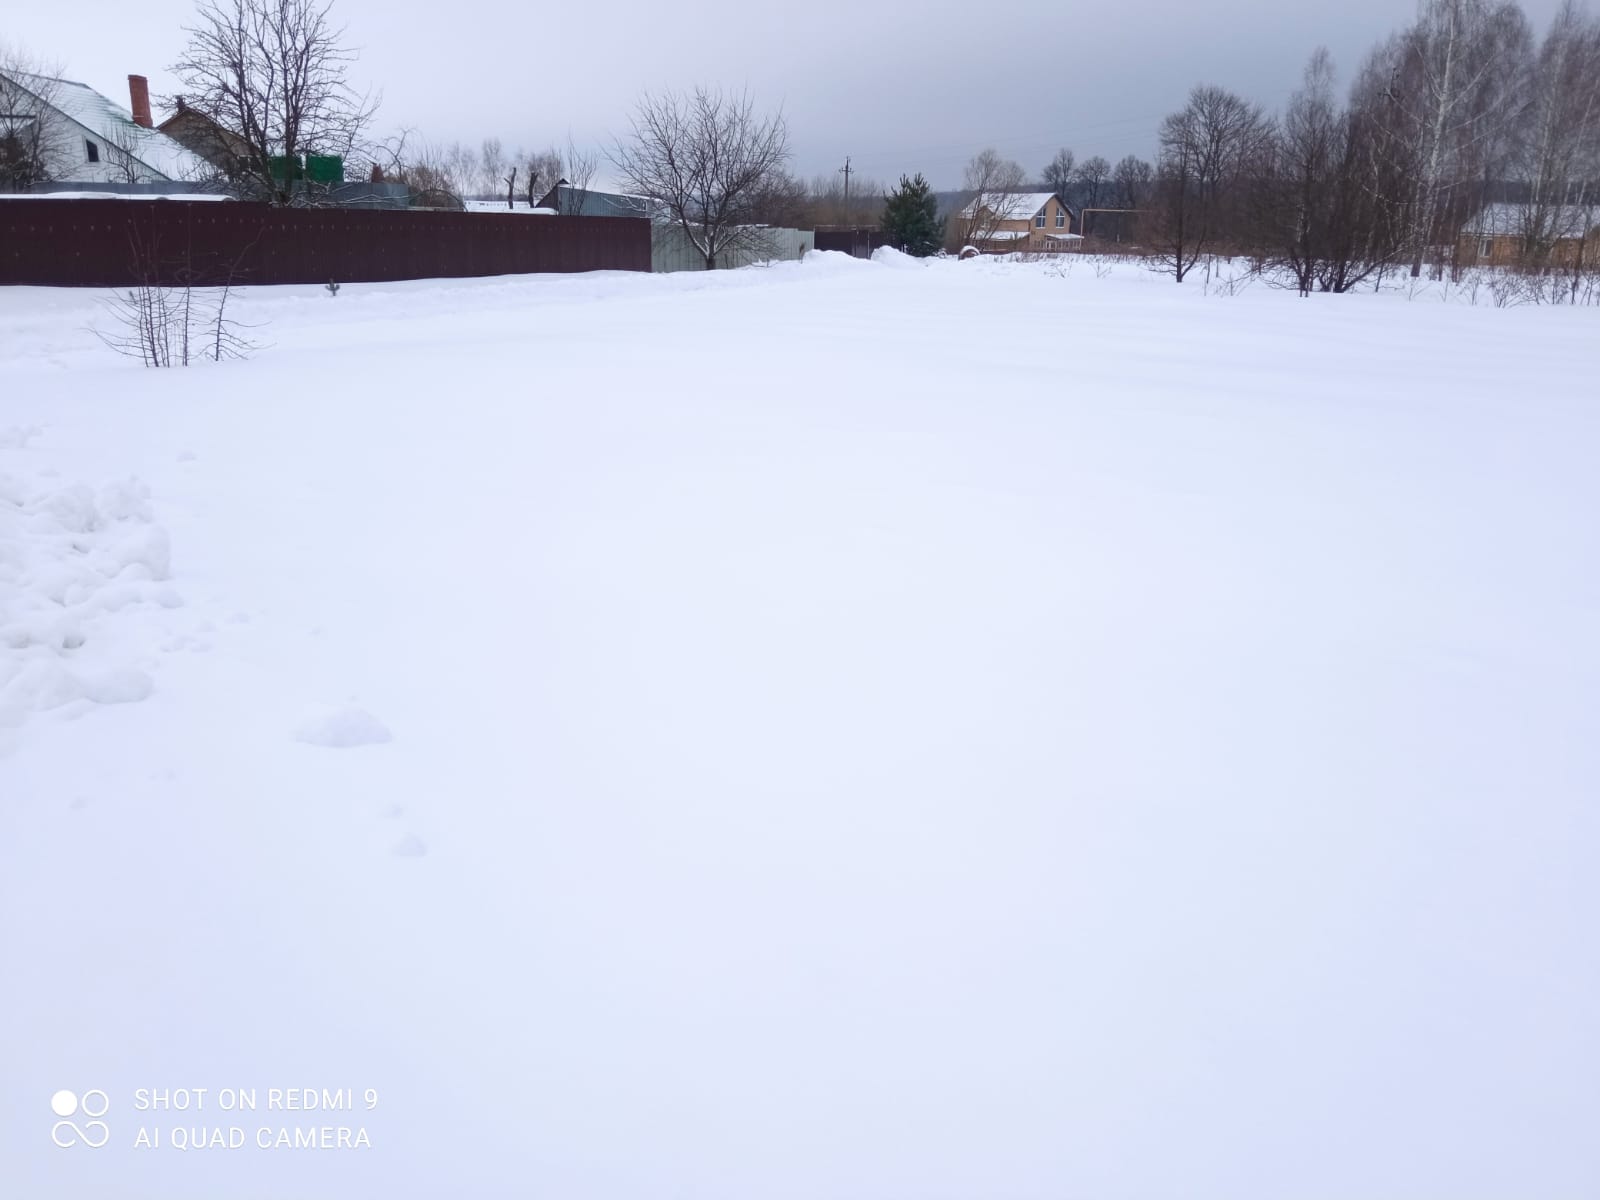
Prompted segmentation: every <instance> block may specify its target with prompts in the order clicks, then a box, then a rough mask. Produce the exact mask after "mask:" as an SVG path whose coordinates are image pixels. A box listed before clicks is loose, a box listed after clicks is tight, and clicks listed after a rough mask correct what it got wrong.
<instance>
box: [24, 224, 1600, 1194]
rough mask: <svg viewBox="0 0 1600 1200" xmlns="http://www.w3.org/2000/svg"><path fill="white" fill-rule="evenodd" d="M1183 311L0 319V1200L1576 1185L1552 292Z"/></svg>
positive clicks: (1566, 499)
mask: <svg viewBox="0 0 1600 1200" xmlns="http://www.w3.org/2000/svg"><path fill="white" fill-rule="evenodd" d="M1231 290H1232V289H1224V290H1223V291H1222V292H1220V293H1219V292H1218V290H1217V289H1215V288H1213V289H1211V290H1210V293H1209V294H1207V289H1206V288H1205V287H1204V286H1202V285H1201V283H1200V282H1199V281H1198V280H1197V281H1192V282H1191V283H1190V284H1186V285H1184V286H1183V287H1181V288H1180V287H1177V286H1175V285H1173V284H1172V283H1170V282H1167V281H1165V280H1162V279H1159V278H1156V277H1153V276H1148V275H1145V274H1142V273H1140V272H1138V271H1136V270H1133V269H1129V268H1118V269H1117V270H1116V271H1115V272H1113V273H1112V275H1111V276H1110V277H1109V278H1097V277H1096V274H1095V272H1094V271H1093V269H1092V267H1091V265H1090V264H1088V263H1078V264H1076V265H1075V266H1073V267H1072V269H1071V270H1070V272H1064V271H1063V269H1062V268H1061V267H1060V266H1031V265H1020V264H1004V263H995V262H987V261H977V262H971V263H949V262H946V263H937V264H933V265H931V266H924V265H919V264H914V263H909V262H906V261H901V262H898V263H895V262H886V263H860V262H856V261H853V260H848V259H841V258H837V257H834V256H828V255H822V256H816V255H814V256H812V257H811V258H810V259H809V260H808V261H807V262H806V263H805V264H796V265H791V266H785V267H777V268H772V269H754V270H746V271H740V272H729V273H724V274H711V275H706V274H697V275H673V276H663V277H649V276H642V277H641V276H623V275H594V276H577V277H536V278H519V279H502V280H479V281H455V282H418V283H409V284H391V285H366V286H360V285H355V284H351V285H347V286H346V287H345V288H343V289H342V290H341V291H340V293H339V295H338V296H337V298H332V297H329V296H328V294H327V293H326V292H325V291H323V290H322V289H320V288H314V287H306V288H281V289H270V290H269V289H261V290H258V291H255V292H252V293H247V294H246V295H245V296H244V297H243V298H242V301H241V303H240V306H239V312H240V315H241V316H242V317H243V318H244V319H246V320H249V321H252V322H259V323H260V326H261V327H260V328H259V329H257V330H256V332H255V336H256V337H257V338H258V339H259V340H262V341H264V342H268V343H270V345H269V346H267V347H265V348H263V349H262V350H261V351H260V352H259V353H258V354H257V355H256V356H255V357H254V358H253V359H251V360H250V361H247V362H241V363H232V364H225V365H223V366H220V367H218V366H206V367H195V368H192V369H189V370H187V371H147V370H142V369H140V368H139V367H138V366H137V365H134V364H131V363H129V362H127V361H126V360H122V359H119V358H117V357H115V356H114V355H112V354H111V353H110V352H109V351H107V350H106V349H105V348H104V347H103V346H102V345H101V344H100V343H99V342H98V341H97V340H96V338H95V337H94V336H93V334H92V333H91V332H89V327H90V326H92V325H94V324H96V323H97V322H101V323H103V322H104V320H105V318H104V316H103V315H102V313H101V310H100V307H99V305H100V300H101V297H100V296H99V295H98V294H96V293H92V292H84V291H67V290H61V291H51V290H44V289H20V288H12V289H7V290H0V980H3V984H0V997H3V1000H0V1018H3V1031H4V1032H3V1033H0V1064H3V1065H0V1195H3V1196H8V1197H9V1196H17V1197H30V1198H32V1197H46V1196H49V1197H63V1198H69V1200H78V1198H82V1200H91V1198H93V1200H120V1198H122V1197H161V1198H162V1200H187V1198H191V1197H193V1198H199V1197H207V1198H217V1197H226V1198H228V1200H235V1198H243V1197H285V1196H294V1197H297V1198H302V1200H305V1198H310V1200H317V1198H321V1197H328V1198H330V1200H331V1198H333V1197H351V1196H371V1197H385V1198H393V1197H440V1196H462V1197H483V1198H489V1197H508V1198H509V1197H527V1196H535V1197H551V1198H555V1197H560V1198H562V1200H623V1198H634V1197H645V1196H661V1197H699V1198H713V1200H717V1198H726V1200H735V1198H738V1200H756V1198H760V1200H801V1198H805V1200H822V1198H828V1200H833V1198H838V1200H868V1198H871V1200H912V1198H916V1200H929V1198H948V1200H969V1198H979V1197H984V1198H995V1197H1005V1198H1019V1200H1020V1198H1033V1197H1038V1198H1040V1200H1044V1198H1047V1197H1048V1198H1051V1200H1056V1198H1060V1197H1068V1196H1083V1197H1098V1198H1109V1197H1130V1198H1131V1197H1140V1198H1143V1197H1152V1198H1153V1197H1202V1198H1210V1197H1216V1198H1219V1200H1220V1198H1223V1197H1228V1198H1241V1197H1246V1198H1248V1197H1261V1198H1263V1200H1264V1198H1266V1197H1284V1196H1294V1197H1301V1198H1318V1197H1327V1198H1329V1200H1332V1198H1334V1197H1352V1196H1361V1197H1405V1198H1408V1200H1410V1198H1418V1197H1441V1198H1442V1197H1462V1196H1473V1197H1510V1196H1517V1197H1524V1196H1538V1197H1541V1198H1542V1200H1552V1198H1562V1197H1573V1198H1577V1197H1589V1196H1593V1195H1595V1194H1596V1193H1597V1192H1600V1159H1597V1158H1596V1156H1595V1154H1594V1144H1595V1143H1594V1138H1595V1129H1596V1127H1597V1123H1600V1019H1597V1013H1600V936H1597V935H1596V930H1595V923H1596V915H1597V913H1600V872H1597V871H1596V868H1595V863H1596V859H1597V852H1600V807H1597V803H1596V801H1597V798H1600V538H1597V534H1596V530H1597V528H1600V526H1597V521H1596V513H1597V512H1600V475H1597V474H1596V471H1595V463H1596V461H1597V451H1600V436H1597V435H1600V375H1597V369H1596V363H1597V359H1600V353H1597V351H1600V311H1597V310H1593V309H1579V310H1571V309H1567V310H1550V309H1531V308H1529V309H1517V310H1509V311H1502V310H1496V309H1493V308H1488V307H1472V306H1469V305H1465V304H1439V303H1431V302H1422V301H1412V302H1408V301H1406V300H1404V299H1402V298H1398V297H1391V296H1371V295H1363V296H1350V297H1314V298H1312V299H1310V300H1300V299H1298V298H1296V297H1294V296H1293V295H1292V294H1290V293H1284V292H1273V291H1268V290H1266V289H1264V288H1261V287H1259V286H1258V287H1252V288H1247V289H1245V290H1244V291H1242V292H1239V293H1238V294H1227V293H1228V292H1229V291H1231ZM199 1088H205V1089H207V1092H206V1094H205V1096H204V1097H203V1098H201V1102H202V1103H203V1104H204V1107H203V1108H196V1107H194V1104H195V1099H196V1098H195V1097H194V1096H193V1095H192V1094H191V1095H190V1096H188V1097H187V1099H188V1101H189V1103H190V1104H191V1107H190V1108H189V1109H188V1110H187V1111H141V1110H140V1109H139V1108H138V1107H137V1105H138V1102H139V1094H138V1089H199ZM305 1088H310V1089H328V1090H330V1091H331V1090H333V1089H350V1097H351V1100H352V1103H353V1105H354V1110H353V1111H335V1112H332V1113H317V1112H310V1113H308V1112H304V1111H285V1110H282V1109H277V1110H273V1109H269V1107H268V1106H269V1103H270V1100H271V1092H270V1089H305ZM60 1089H69V1090H72V1091H74V1092H75V1093H76V1094H77V1095H78V1096H79V1097H80V1098H83V1099H84V1100H89V1098H90V1097H91V1096H92V1094H93V1093H94V1092H95V1091H97V1090H98V1091H103V1092H104V1093H105V1100H106V1102H107V1104H108V1105H109V1111H108V1112H107V1113H106V1115H105V1116H104V1118H103V1121H104V1123H105V1126H106V1127H107V1132H108V1134H109V1142H108V1144H107V1145H105V1146H104V1147H102V1148H99V1149H91V1148H89V1147H87V1146H85V1145H83V1144H78V1145H72V1146H69V1147H68V1148H58V1147H57V1146H55V1145H52V1134H53V1132H55V1133H57V1134H58V1135H59V1137H60V1138H61V1139H63V1140H76V1138H77V1136H78V1135H77V1133H76V1132H73V1131H68V1130H63V1129H62V1127H61V1126H60V1125H59V1124H58V1123H57V1122H58V1118H57V1116H56V1115H55V1114H53V1113H52V1112H51V1110H50V1097H51V1096H52V1094H53V1093H55V1092H57V1091H58V1090H60ZM224 1089H247V1090H248V1089H256V1095H257V1104H258V1109H257V1110H256V1111H240V1110H238V1109H237V1108H234V1109H231V1110H230V1109H227V1108H225V1107H223V1106H224V1105H225V1104H226V1103H227V1102H228V1100H229V1095H228V1093H227V1092H226V1091H224ZM367 1089H373V1092H374V1094H375V1098H376V1106H375V1107H372V1108H369V1107H368V1104H367ZM246 1094H247V1095H248V1091H247V1093H246ZM146 1099H151V1100H153V1099H158V1097H156V1096H153V1095H152V1096H147V1097H146ZM171 1099H172V1100H173V1101H174V1102H176V1101H177V1099H178V1097H177V1096H176V1095H174V1096H173V1097H172V1098H171ZM286 1099H287V1096H281V1097H280V1100H286ZM99 1103H100V1100H99V1098H98V1097H94V1098H93V1099H92V1100H89V1103H88V1104H87V1105H86V1106H85V1108H84V1111H83V1112H80V1113H78V1114H76V1115H74V1116H73V1118H72V1120H71V1122H69V1124H72V1125H76V1126H78V1127H84V1126H85V1122H86V1119H87V1114H89V1113H91V1112H92V1111H93V1109H94V1108H96V1107H98V1106H99ZM324 1126H327V1127H329V1128H337V1127H340V1126H345V1127H348V1128H349V1129H350V1130H351V1131H352V1132H351V1134H350V1137H351V1138H352V1139H354V1138H355V1136H356V1131H358V1130H359V1131H361V1133H362V1134H363V1135H364V1137H365V1139H366V1140H367V1141H368V1142H370V1145H369V1146H354V1147H349V1148H339V1147H338V1146H337V1140H338V1137H337V1135H334V1143H333V1144H330V1147H329V1148H300V1149H295V1148H293V1146H292V1135H293V1132H294V1131H295V1130H300V1129H313V1130H317V1129H321V1128H322V1127H324ZM175 1128H182V1129H185V1130H190V1131H195V1130H198V1131H199V1134H200V1135H201V1137H202V1140H210V1139H212V1137H213V1135H212V1134H211V1133H210V1131H211V1130H213V1129H221V1130H223V1131H224V1132H223V1135H222V1136H223V1141H224V1142H227V1141H229V1140H231V1139H232V1138H233V1136H234V1135H233V1134H232V1132H231V1130H232V1129H234V1128H238V1129H240V1130H241V1131H242V1132H241V1135H240V1136H241V1137H242V1138H243V1140H244V1144H243V1145H242V1146H240V1147H239V1148H237V1149H229V1148H222V1147H220V1146H215V1145H213V1146H210V1147H208V1148H206V1149H203V1150H194V1149H191V1150H189V1151H187V1152H183V1151H180V1150H178V1149H175V1148H174V1147H173V1145H172V1140H173V1130H174V1129H175ZM283 1128H287V1129H289V1130H290V1132H291V1144H290V1145H289V1146H287V1147H278V1148H271V1149H263V1148H261V1147H260V1145H259V1144H258V1139H259V1138H260V1137H261V1131H262V1130H267V1131H268V1137H267V1140H268V1143H269V1145H270V1144H271V1143H272V1142H273V1141H274V1140H275V1139H276V1137H277V1131H278V1130H279V1129H283ZM141 1131H144V1132H145V1133H146V1135H152V1134H153V1135H155V1136H159V1138H160V1144H159V1145H158V1146H151V1147H138V1146H136V1144H135V1143H136V1141H137V1140H138V1138H139V1136H140V1134H141ZM96 1136H97V1135H95V1134H93V1133H92V1132H91V1134H90V1135H89V1140H95V1139H96ZM186 1136H188V1137H190V1138H192V1137H193V1136H194V1134H193V1133H192V1132H191V1133H190V1134H188V1135H186ZM315 1136H316V1137H317V1138H318V1139H319V1140H320V1135H315Z"/></svg>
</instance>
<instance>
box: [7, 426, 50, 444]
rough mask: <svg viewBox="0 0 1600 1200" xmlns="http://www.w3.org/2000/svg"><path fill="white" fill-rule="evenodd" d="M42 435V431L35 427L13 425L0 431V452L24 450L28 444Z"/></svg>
mask: <svg viewBox="0 0 1600 1200" xmlns="http://www.w3.org/2000/svg"><path fill="white" fill-rule="evenodd" d="M43 433H44V430H42V429H40V428H39V427H38V426H37V425H13V426H11V427H10V428H9V429H0V450H26V449H27V448H28V443H29V442H30V441H32V440H33V439H34V438H36V437H40V436H41V435H43Z"/></svg>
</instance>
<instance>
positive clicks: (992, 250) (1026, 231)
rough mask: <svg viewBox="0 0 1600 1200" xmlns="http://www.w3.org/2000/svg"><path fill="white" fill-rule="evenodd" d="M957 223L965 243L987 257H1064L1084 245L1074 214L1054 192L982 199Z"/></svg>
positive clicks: (1008, 194)
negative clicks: (1013, 254)
mask: <svg viewBox="0 0 1600 1200" xmlns="http://www.w3.org/2000/svg"><path fill="white" fill-rule="evenodd" d="M956 222H957V228H958V229H959V230H960V231H961V237H962V242H963V243H964V244H965V245H970V246H973V247H975V248H976V249H978V250H980V251H982V252H983V253H985V254H1012V253H1028V254H1060V253H1062V252H1064V251H1069V250H1076V249H1077V248H1078V245H1079V243H1081V242H1082V241H1083V237H1082V235H1081V234H1080V233H1078V232H1076V231H1075V230H1074V228H1073V227H1074V225H1076V223H1077V222H1076V221H1075V220H1074V219H1073V213H1072V210H1071V209H1070V208H1068V207H1067V205H1066V202H1065V201H1063V200H1062V199H1061V197H1060V196H1058V195H1056V194H1055V193H1054V192H1002V193H994V194H990V195H986V196H978V197H976V198H974V199H973V201H972V202H971V203H970V204H968V205H967V206H966V207H965V208H963V209H962V210H961V212H960V213H958V214H957V216H956Z"/></svg>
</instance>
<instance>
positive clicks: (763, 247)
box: [652, 222, 813, 271]
mask: <svg viewBox="0 0 1600 1200" xmlns="http://www.w3.org/2000/svg"><path fill="white" fill-rule="evenodd" d="M652 237H653V239H654V250H653V254H652V264H653V269H654V270H656V271H704V270H705V269H706V259H705V255H703V254H701V253H700V252H699V251H698V250H696V249H695V248H694V244H693V243H692V242H690V241H689V239H688V237H687V236H686V235H685V234H684V232H683V230H681V229H679V228H678V227H677V226H676V225H668V224H666V223H665V222H663V223H661V224H658V225H657V226H656V227H655V229H654V231H653V234H652ZM812 241H813V237H812V233H811V231H810V230H809V229H780V228H778V227H776V226H764V227H763V228H762V229H761V230H760V233H759V234H758V235H756V236H755V237H753V238H751V239H750V240H749V241H748V242H747V244H745V245H741V246H738V247H737V248H735V249H732V250H726V251H724V252H723V253H722V254H720V255H719V256H718V257H717V267H718V269H720V270H730V269H732V268H734V267H748V266H752V265H754V264H755V263H764V262H790V261H793V260H796V259H801V258H804V257H805V256H806V251H807V250H810V249H812V248H813V247H812Z"/></svg>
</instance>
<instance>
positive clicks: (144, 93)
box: [128, 75, 155, 129]
mask: <svg viewBox="0 0 1600 1200" xmlns="http://www.w3.org/2000/svg"><path fill="white" fill-rule="evenodd" d="M128 99H129V100H130V101H132V108H133V123H134V124H135V125H143V126H144V127H145V128H146V129H153V128H154V127H155V122H154V121H153V120H151V118H150V81H149V80H148V79H146V78H145V77H144V76H143V75H129V76H128Z"/></svg>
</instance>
